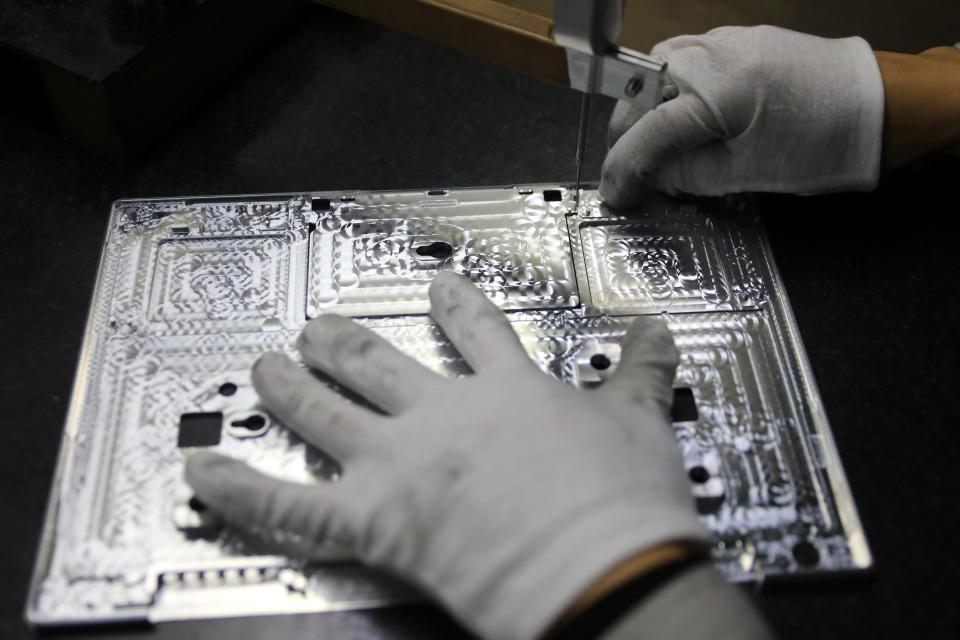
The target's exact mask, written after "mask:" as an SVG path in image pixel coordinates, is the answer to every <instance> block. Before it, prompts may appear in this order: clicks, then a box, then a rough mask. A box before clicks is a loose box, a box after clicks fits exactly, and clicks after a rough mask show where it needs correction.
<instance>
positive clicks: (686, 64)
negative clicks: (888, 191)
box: [600, 26, 884, 207]
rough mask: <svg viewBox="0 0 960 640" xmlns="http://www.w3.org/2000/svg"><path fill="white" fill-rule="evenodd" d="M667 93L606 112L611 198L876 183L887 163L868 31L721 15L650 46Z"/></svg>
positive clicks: (879, 84)
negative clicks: (702, 29)
mask: <svg viewBox="0 0 960 640" xmlns="http://www.w3.org/2000/svg"><path fill="white" fill-rule="evenodd" d="M652 53H653V55H654V56H655V57H660V58H661V59H663V60H664V61H666V63H667V79H666V80H667V81H666V83H665V87H664V99H665V100H666V101H665V102H664V103H663V104H661V105H660V106H659V107H657V108H656V109H654V110H652V111H649V112H647V113H645V114H644V113H642V112H640V111H639V110H638V109H636V108H634V107H632V106H630V105H629V103H625V102H621V103H619V104H618V105H617V106H616V108H615V109H614V112H613V116H612V118H611V120H610V126H609V133H608V144H609V145H610V150H609V152H608V154H607V158H606V160H605V161H604V165H603V172H602V178H601V183H600V195H601V197H603V199H604V200H606V201H607V202H608V203H610V204H611V205H613V206H615V207H626V206H631V205H635V204H637V203H638V202H639V201H640V200H641V199H642V197H643V193H644V191H645V190H647V189H650V188H657V189H660V190H662V191H665V192H667V193H671V194H674V193H677V192H683V193H691V194H699V195H722V194H725V193H736V192H742V191H778V192H791V193H801V194H812V193H819V192H826V191H837V190H869V189H872V188H873V187H874V186H876V182H877V179H878V176H879V173H880V152H881V147H882V136H883V109H884V91H883V80H882V79H881V75H880V70H879V68H878V66H877V61H876V58H875V57H874V54H873V52H872V51H871V49H870V46H869V45H868V44H867V43H866V41H864V40H863V39H862V38H842V39H836V40H831V39H826V38H820V37H816V36H811V35H806V34H803V33H797V32H794V31H788V30H786V29H780V28H778V27H771V26H758V27H721V28H719V29H714V30H712V31H710V32H709V33H707V34H705V35H702V36H679V37H676V38H671V39H669V40H666V41H664V42H661V43H660V44H658V45H656V46H655V47H654V48H653V51H652Z"/></svg>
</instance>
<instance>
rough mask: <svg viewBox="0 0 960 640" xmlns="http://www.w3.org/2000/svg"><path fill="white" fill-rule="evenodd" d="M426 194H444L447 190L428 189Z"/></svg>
mask: <svg viewBox="0 0 960 640" xmlns="http://www.w3.org/2000/svg"><path fill="white" fill-rule="evenodd" d="M427 195H428V196H445V195H447V190H446V189H430V191H427Z"/></svg>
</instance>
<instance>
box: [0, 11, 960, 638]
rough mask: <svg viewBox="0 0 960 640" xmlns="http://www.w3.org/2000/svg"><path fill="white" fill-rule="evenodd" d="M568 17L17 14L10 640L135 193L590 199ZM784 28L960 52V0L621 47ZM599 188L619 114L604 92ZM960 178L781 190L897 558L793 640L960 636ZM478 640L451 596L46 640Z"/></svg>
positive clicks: (3, 230) (816, 340)
mask: <svg viewBox="0 0 960 640" xmlns="http://www.w3.org/2000/svg"><path fill="white" fill-rule="evenodd" d="M551 7H552V2H550V0H509V1H508V0H503V1H495V0H394V1H387V0H381V1H374V0H369V1H364V0H357V1H353V2H351V1H348V0H328V1H326V2H309V1H307V0H270V1H267V0H233V1H229V0H88V1H86V2H81V1H80V0H72V1H71V0H61V1H56V0H0V283H2V289H0V291H2V293H3V299H2V304H0V348H2V351H0V362H2V366H0V374H2V377H0V382H2V385H0V388H2V389H3V392H2V395H0V397H2V402H3V404H2V409H3V412H4V414H3V415H4V420H3V422H2V423H0V425H2V428H0V491H2V492H3V503H2V504H3V507H4V510H5V513H6V514H7V518H6V519H5V522H4V525H3V527H2V528H0V551H2V557H3V559H4V564H3V571H4V575H5V577H6V589H3V590H2V591H0V637H3V638H17V637H28V636H29V631H28V630H27V628H26V627H25V625H24V623H23V622H22V611H23V607H24V604H25V601H24V599H25V597H26V595H25V594H26V588H27V583H28V580H29V575H30V571H31V568H32V564H33V559H34V551H35V549H36V544H37V537H38V534H39V531H40V526H41V522H42V517H43V511H44V508H45V503H46V497H47V493H48V491H49V484H50V478H51V476H52V473H53V464H54V460H55V456H56V452H57V448H58V445H59V441H60V436H61V429H62V424H63V418H64V415H65V412H66V404H67V399H68V397H69V393H70V385H71V381H72V376H73V369H74V367H75V364H76V357H77V354H78V352H79V349H80V341H81V336H82V332H83V325H84V321H85V316H86V309H87V304H88V302H89V299H90V295H91V292H92V286H93V282H94V279H95V276H96V269H97V264H98V260H99V255H100V248H101V243H102V239H103V232H104V228H105V225H106V221H107V214H108V212H109V208H110V203H111V202H112V201H113V200H115V199H117V198H130V197H148V196H182V195H202V194H236V193H258V192H288V191H306V190H323V189H330V190H333V189H390V188H430V187H451V186H481V185H505V184H516V183H523V182H568V181H571V180H572V179H573V168H574V164H573V162H574V147H575V143H576V141H575V137H576V123H577V115H578V108H579V102H580V96H579V94H577V93H576V92H574V91H573V90H571V89H569V88H568V87H566V86H564V85H563V84H562V81H563V80H564V78H565V74H566V70H565V62H564V58H563V55H562V53H561V52H560V50H559V49H557V48H556V47H555V46H554V45H553V44H552V42H551V25H552V22H551ZM760 23H769V24H777V25H780V26H784V27H788V28H793V29H798V30H802V31H807V32H812V33H817V34H821V35H826V36H841V35H852V34H859V35H863V36H864V37H866V38H867V39H868V40H869V41H870V42H871V44H872V45H873V46H874V48H880V49H892V50H900V51H908V52H909V51H914V52H915V51H919V50H922V49H925V48H928V47H930V46H934V45H938V44H952V43H953V42H955V41H957V40H960V5H958V3H956V2H938V1H936V0H914V1H913V2H910V3H904V2H899V1H895V0H875V1H874V2H872V3H870V4H869V5H867V4H864V3H863V2H862V1H860V0H832V1H829V2H828V1H827V0H808V1H806V2H800V1H795V0H765V1H761V0H756V1H750V0H728V1H714V0H711V1H705V0H672V1H671V0H646V1H640V0H630V1H628V2H627V11H626V16H625V25H624V33H623V36H622V38H621V43H622V44H624V45H626V46H630V47H632V48H636V49H639V50H642V51H645V50H649V48H650V47H651V46H652V45H653V44H654V43H655V42H657V41H659V40H662V39H664V38H667V37H670V36H673V35H678V34H681V33H699V32H703V31H706V30H709V29H710V28H713V27H716V26H721V25H724V24H741V25H750V24H760ZM594 104H595V106H596V108H595V109H594V110H593V113H592V119H591V123H590V127H591V129H590V141H591V142H590V144H591V146H590V150H589V153H588V156H587V163H586V167H585V172H584V173H585V176H586V177H587V179H588V180H597V179H598V178H599V167H600V163H601V161H602V159H603V153H604V148H605V144H604V132H605V125H606V119H607V118H608V116H609V113H610V109H611V108H612V104H611V103H610V102H609V101H604V100H602V99H597V100H596V101H595V103H594ZM958 178H960V161H958V159H957V158H952V157H948V156H936V157H931V158H928V159H925V160H923V161H921V162H918V163H915V164H913V165H911V166H908V167H905V168H904V169H901V170H899V171H897V172H894V173H892V174H890V175H888V176H885V178H884V180H883V182H882V184H881V186H880V188H879V189H878V190H877V191H876V192H874V193H871V194H838V195H831V196H820V197H808V198H799V197H792V196H770V195H768V196H762V197H760V198H759V206H760V208H761V211H762V212H763V215H764V219H765V221H766V224H767V227H768V232H769V234H770V236H771V241H772V244H773V248H774V253H775V255H776V256H777V259H778V262H779V265H780V268H781V270H782V272H783V277H784V280H785V283H786V286H787V291H788V293H789V295H790V298H791V300H792V302H793V305H794V309H795V312H796V314H797V319H798V323H799V326H800V330H801V333H802V336H803V338H804V341H805V343H806V348H807V351H808V353H809V355H810V359H811V362H812V365H813V369H814V372H815V374H816V376H817V380H818V382H819V385H820V388H821V391H822V394H823V396H824V401H825V404H826V408H827V412H828V415H829V416H830V419H831V423H832V425H833V429H834V433H835V436H836V439H837V442H838V445H839V449H840V454H841V457H842V459H843V463H844V466H845V468H846V470H847V474H848V477H849V479H850V483H851V486H852V489H853V493H854V497H855V499H856V501H857V503H858V506H859V509H860V514H861V517H862V519H863V522H864V526H865V529H866V533H867V537H868V539H869V541H870V543H871V546H872V548H873V551H874V554H875V556H876V563H877V568H876V571H875V572H874V575H873V576H871V577H870V578H868V579H866V580H862V581H860V582H857V583H852V584H835V585H798V586H797V587H796V588H795V589H792V590H790V591H789V592H781V593H774V594H764V595H762V596H759V597H758V603H759V604H760V606H761V608H762V609H763V610H764V611H765V612H766V614H767V616H768V618H769V619H770V621H771V623H772V624H773V626H774V628H775V629H776V630H777V631H778V632H779V633H780V634H781V636H782V637H785V638H801V637H804V638H805V637H811V636H812V637H819V638H832V637H836V638H841V637H844V638H846V637H851V636H860V635H865V634H866V633H868V632H869V633H872V634H873V635H877V636H903V635H907V634H914V635H917V634H919V636H920V637H957V633H958V630H960V615H958V613H957V609H956V607H955V605H954V602H953V599H952V597H951V595H950V594H951V592H952V589H953V587H954V586H955V582H956V579H957V576H958V571H957V569H958V562H957V560H956V548H955V543H954V540H953V539H954V537H955V536H954V535H953V534H954V529H953V527H952V526H950V525H949V524H948V523H949V522H950V521H953V520H954V519H955V514H954V513H953V511H954V509H955V505H956V502H957V500H956V495H957V489H958V482H957V480H956V476H957V474H956V473H954V470H955V469H956V467H957V460H958V459H960V446H958V444H957V438H956V435H955V425H956V424H957V415H958V409H960V407H958V400H957V393H956V390H955V386H956V384H955V382H956V380H957V376H956V374H955V369H956V363H957V362H960V358H958V357H957V354H958V351H960V350H958V348H957V347H958V343H960V340H958V336H957V332H956V318H957V317H958V315H960V304H958V298H957V296H956V294H955V293H954V292H953V288H954V285H955V283H956V282H957V281H958V276H960V269H958V266H957V261H956V260H955V257H954V256H955V255H956V240H955V235H954V231H953V230H954V228H955V226H956V225H955V222H954V218H955V216H956V212H957V204H956V195H955V192H954V191H953V190H952V186H953V184H954V182H955V181H956V180H957V179H958ZM147 633H149V635H150V636H151V637H155V638H201V637H202V638H220V637H223V638H245V637H260V636H265V635H268V634H269V635H270V636H271V637H285V638H286V637H289V638H299V637H303V638H307V637H309V638H341V637H344V638H423V637H443V638H457V637H467V636H466V634H465V632H463V631H462V630H460V629H459V627H457V625H456V624H455V623H454V622H453V621H451V620H450V619H449V618H447V617H446V616H445V615H444V614H442V613H441V612H440V611H439V610H437V609H435V608H433V607H431V606H429V605H418V606H409V607H395V608H391V609H385V610H379V611H371V612H348V613H337V614H324V615H316V616H287V617H283V618H263V619H247V620H227V621H205V622H190V623H170V624H164V625H159V626H158V627H157V628H155V629H153V630H144V629H138V628H121V629H94V630H86V631H76V630H74V631H62V632H61V631H57V632H55V633H47V634H44V635H47V636H53V637H60V636H64V637H66V636H71V637H72V636H77V635H80V636H95V637H98V636H100V635H103V636H104V637H111V638H117V637H128V636H129V637H140V636H145V635H146V634H147Z"/></svg>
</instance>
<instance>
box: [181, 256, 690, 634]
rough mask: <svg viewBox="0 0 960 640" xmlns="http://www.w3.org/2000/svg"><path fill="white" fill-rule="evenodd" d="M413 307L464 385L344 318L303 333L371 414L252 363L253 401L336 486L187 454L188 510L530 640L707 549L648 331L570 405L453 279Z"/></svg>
mask: <svg viewBox="0 0 960 640" xmlns="http://www.w3.org/2000/svg"><path fill="white" fill-rule="evenodd" d="M430 301H431V304H432V315H433V317H434V319H435V320H436V321H437V323H439V325H440V326H441V327H442V328H443V330H444V332H445V333H446V335H447V337H448V338H449V339H450V341H451V342H452V343H453V344H454V345H455V346H456V348H457V349H458V350H459V352H460V354H461V355H462V356H463V357H464V358H465V360H466V361H467V362H468V363H469V365H470V366H471V368H472V369H473V370H474V371H475V374H474V375H471V376H466V377H463V378H458V379H450V378H445V377H442V376H440V375H437V374H436V373H434V372H433V371H431V370H429V369H427V368H426V367H425V366H423V365H421V364H420V363H419V362H417V361H415V360H413V359H411V358H410V357H408V356H406V355H404V354H402V353H401V352H400V351H398V350H396V349H395V348H394V347H393V346H392V345H390V344H389V343H388V342H386V341H385V340H384V339H383V338H381V337H379V336H378V335H376V334H375V333H373V332H372V331H370V330H369V329H367V328H365V327H363V326H361V325H359V324H357V323H355V322H353V321H351V320H349V319H346V318H341V317H338V316H332V315H331V316H323V317H320V318H317V319H315V320H313V321H312V322H310V323H309V324H308V325H307V327H306V329H305V330H304V332H303V335H302V337H301V341H300V345H299V348H300V352H301V353H302V355H303V360H304V362H305V363H306V364H308V365H309V366H311V367H315V368H317V369H321V370H322V371H324V372H326V373H327V374H329V375H330V376H331V377H333V378H335V379H336V380H338V381H339V382H340V383H342V384H343V385H345V386H347V387H349V388H351V389H352V390H353V391H355V392H357V393H359V394H361V395H363V396H365V397H366V398H367V399H369V400H371V401H372V402H374V403H375V404H376V405H378V406H379V407H380V408H382V409H383V410H384V411H385V413H386V415H382V414H378V413H374V412H372V411H369V410H368V409H366V408H363V407H361V406H359V405H356V404H351V403H349V402H347V401H346V400H344V399H343V398H342V397H341V396H339V395H338V394H336V393H334V392H333V391H332V390H330V388H329V387H327V386H325V385H324V384H322V383H321V382H319V381H318V380H317V379H316V378H315V377H314V376H313V375H312V374H311V373H309V372H308V371H307V370H305V369H304V368H302V367H300V366H298V365H296V364H294V363H293V362H292V361H290V360H289V359H287V358H286V357H285V356H282V355H278V354H270V355H265V356H264V357H262V358H261V359H260V360H259V362H258V363H257V364H256V366H255V367H254V370H253V381H254V385H255V387H256V389H257V392H258V393H259V394H260V397H261V400H262V401H263V403H264V404H265V405H266V406H267V407H268V408H269V409H270V411H271V412H273V413H275V415H276V416H277V417H278V418H279V419H280V420H281V421H282V422H283V424H285V425H286V426H288V427H289V428H290V429H293V430H294V431H296V432H297V433H299V434H300V435H301V436H302V437H303V438H305V439H306V440H308V441H309V442H311V443H313V444H315V445H316V446H318V447H320V448H322V449H323V450H325V451H327V452H329V453H330V454H332V455H333V456H335V457H336V458H337V459H338V460H339V461H340V463H341V465H342V467H343V474H342V476H341V478H340V480H339V481H338V482H336V483H317V484H312V485H303V484H297V483H291V482H286V481H281V480H278V479H276V478H271V477H268V476H266V475H263V474H261V473H259V472H256V471H254V470H253V469H251V468H250V467H248V466H246V465H245V464H243V463H240V462H238V461H235V460H231V459H230V458H226V457H223V456H220V455H217V454H212V453H204V454H196V455H194V456H193V457H192V458H190V460H189V461H188V463H187V480H188V482H189V483H190V484H191V485H192V486H193V488H194V490H195V491H196V494H197V496H198V497H199V498H200V500H202V501H203V502H205V503H206V504H207V505H208V506H209V507H210V508H211V509H213V510H214V511H215V512H218V513H219V514H220V515H221V516H222V517H223V518H224V519H225V520H227V521H228V522H232V523H235V524H238V525H241V526H253V527H257V528H262V529H266V530H270V531H276V532H283V533H293V534H296V535H300V536H305V537H306V538H308V539H312V540H321V539H335V540H339V541H343V542H346V543H347V544H349V545H352V548H353V550H354V552H355V554H356V556H357V558H359V559H361V560H363V561H364V562H367V563H369V564H371V565H374V566H377V567H381V568H385V569H388V570H391V571H392V572H395V573H397V574H399V575H401V576H403V577H405V578H407V579H409V580H411V581H412V582H414V583H415V584H417V585H419V586H420V587H421V588H423V589H424V590H426V591H427V592H429V593H430V594H432V595H433V596H434V597H435V598H436V599H438V600H439V601H441V602H442V603H443V604H445V605H446V607H448V608H449V609H450V611H452V612H453V614H454V615H456V616H457V617H458V618H459V619H460V620H461V621H462V622H463V623H464V624H465V625H466V626H467V627H469V628H471V629H472V630H473V631H475V632H478V633H480V634H481V635H482V636H484V637H487V638H507V639H512V638H518V639H528V638H534V637H535V636H537V635H538V634H540V633H542V632H543V631H544V630H545V628H546V627H547V626H548V625H549V624H550V623H551V622H552V621H553V620H554V619H555V618H556V617H557V616H558V615H559V614H560V613H561V612H562V611H563V610H564V608H565V607H567V606H568V605H570V604H571V602H572V601H573V600H575V599H576V598H577V596H578V595H579V594H580V593H581V592H582V591H583V590H584V589H586V588H587V587H588V586H589V585H590V583H591V582H592V581H593V580H595V579H596V578H598V577H600V576H601V575H602V574H604V573H605V572H606V571H607V570H608V569H610V568H611V567H613V566H615V565H617V564H618V563H619V562H620V561H621V560H623V559H625V558H627V557H629V556H631V555H632V554H634V553H636V552H640V551H642V550H644V549H647V548H650V547H653V546H656V545H658V544H660V543H664V542H669V541H705V540H706V539H707V534H706V531H705V530H704V529H703V527H702V526H701V524H700V522H699V520H698V518H697V516H696V514H695V512H694V508H693V504H692V499H691V493H690V487H689V482H688V480H687V478H686V476H685V474H684V471H683V466H682V461H681V456H680V452H679V448H678V446H677V442H676V440H675V438H674V434H673V431H672V427H671V425H670V422H669V421H668V418H667V417H666V416H667V412H668V411H669V408H670V404H671V401H672V397H673V394H672V390H671V384H672V381H673V377H674V369H675V367H676V364H677V355H676V350H675V348H674V344H673V339H672V337H671V335H670V332H669V330H668V329H667V328H666V326H665V325H664V324H663V323H662V322H661V321H659V320H654V319H642V320H638V321H637V322H636V323H635V324H634V325H633V327H632V328H631V329H630V331H629V332H628V334H627V335H626V336H625V338H624V341H623V350H622V357H621V361H620V364H619V366H618V368H617V371H616V372H614V374H613V376H612V377H611V379H609V380H608V381H607V382H606V383H604V385H603V386H602V387H600V388H598V389H595V390H590V391H581V390H578V389H576V388H573V387H570V386H569V385H567V384H564V383H562V382H559V381H557V380H555V379H553V378H551V377H549V376H547V375H545V374H544V373H542V372H541V371H540V370H539V369H538V368H537V366H536V364H535V363H534V362H533V361H532V360H531V359H530V357H529V356H528V355H527V353H526V351H525V350H524V349H523V347H522V346H521V344H520V341H519V339H518V338H517V335H516V334H515V333H514V331H513V329H512V328H511V326H510V324H509V322H508V321H507V320H506V318H505V316H504V314H503V313H502V312H501V311H500V310H499V309H497V308H496V307H495V306H494V305H493V304H492V303H491V302H490V301H488V300H487V298H486V297H485V296H484V295H483V294H482V293H481V292H480V291H479V290H478V289H477V288H475V287H474V286H473V285H472V284H470V282H469V281H468V280H466V279H464V278H462V277H460V276H457V275H454V274H452V273H448V272H445V273H442V274H440V275H439V276H437V278H436V279H435V280H434V281H433V283H432V284H431V286H430Z"/></svg>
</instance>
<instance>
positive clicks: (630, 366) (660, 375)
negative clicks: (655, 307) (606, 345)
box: [597, 318, 679, 416]
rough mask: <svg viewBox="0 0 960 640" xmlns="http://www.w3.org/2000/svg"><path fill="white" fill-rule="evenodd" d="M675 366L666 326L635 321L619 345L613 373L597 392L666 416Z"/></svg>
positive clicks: (654, 321) (649, 320)
mask: <svg viewBox="0 0 960 640" xmlns="http://www.w3.org/2000/svg"><path fill="white" fill-rule="evenodd" d="M678 362H679V359H678V356H677V347H676V345H675V344H674V342H673V335H672V334H671V333H670V329H668V328H667V324H666V323H665V322H663V321H662V320H660V319H658V318H637V319H636V320H634V322H633V324H632V325H630V329H629V330H628V331H627V333H626V335H624V336H623V340H621V342H620V363H619V364H618V365H617V369H616V371H614V372H613V374H612V375H611V376H610V379H609V380H607V382H606V383H604V385H603V386H602V387H600V388H599V389H598V391H597V392H598V393H605V394H609V395H612V396H617V397H619V398H621V399H623V400H626V401H628V402H633V403H635V404H639V405H642V406H644V407H646V408H648V409H650V410H651V411H655V412H658V413H659V414H660V415H663V416H669V415H670V407H671V405H672V404H673V378H674V376H675V375H676V371H677V364H678Z"/></svg>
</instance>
